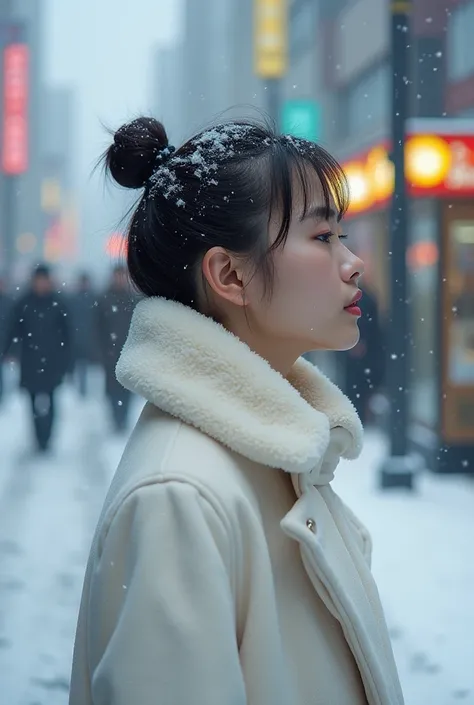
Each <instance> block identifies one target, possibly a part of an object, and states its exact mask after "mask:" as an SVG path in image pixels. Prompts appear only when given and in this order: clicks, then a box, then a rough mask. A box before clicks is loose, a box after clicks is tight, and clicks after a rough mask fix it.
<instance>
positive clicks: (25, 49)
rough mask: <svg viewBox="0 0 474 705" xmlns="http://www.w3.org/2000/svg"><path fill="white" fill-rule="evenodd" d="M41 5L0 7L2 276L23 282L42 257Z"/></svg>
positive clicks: (15, 2)
mask: <svg viewBox="0 0 474 705" xmlns="http://www.w3.org/2000/svg"><path fill="white" fill-rule="evenodd" d="M42 9H43V8H42V3H41V0H4V1H3V2H2V3H1V4H0V70H1V71H0V73H1V75H0V90H1V94H2V96H1V101H0V104H1V105H2V108H1V114H0V135H1V140H2V144H1V146H0V149H1V166H0V271H1V272H2V274H3V275H4V276H5V277H6V278H7V279H8V280H10V281H11V282H12V283H13V282H16V281H19V280H21V279H22V278H23V277H24V276H25V274H26V273H27V272H28V271H29V269H30V267H31V266H32V264H33V263H34V262H36V261H38V260H39V259H41V257H42V252H43V234H42V231H41V204H40V182H41V146H40V117H39V116H40V104H41V82H42V78H43V24H42V21H43V17H42Z"/></svg>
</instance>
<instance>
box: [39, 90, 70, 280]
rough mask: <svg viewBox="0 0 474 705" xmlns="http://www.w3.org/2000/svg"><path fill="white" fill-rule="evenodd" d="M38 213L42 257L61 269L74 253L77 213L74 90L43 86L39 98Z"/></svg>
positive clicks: (65, 266)
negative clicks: (74, 170) (39, 216)
mask: <svg viewBox="0 0 474 705" xmlns="http://www.w3.org/2000/svg"><path fill="white" fill-rule="evenodd" d="M41 111H42V113H41V215H42V228H41V229H42V233H43V257H44V259H45V260H46V261H47V262H50V263H52V264H53V263H56V262H61V263H62V268H63V270H64V269H65V268H67V264H68V262H69V263H70V264H71V263H72V262H73V261H74V260H75V259H76V257H77V244H78V243H77V241H76V238H77V214H76V208H77V206H76V203H75V188H74V186H75V184H74V181H73V163H72V155H73V154H74V149H73V136H74V132H75V131H74V116H75V115H76V114H77V110H76V109H75V106H74V94H73V92H72V91H71V90H70V89H68V88H51V87H48V88H44V89H43V98H42V102H41Z"/></svg>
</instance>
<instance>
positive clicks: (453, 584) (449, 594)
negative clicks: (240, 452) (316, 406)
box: [333, 433, 474, 705]
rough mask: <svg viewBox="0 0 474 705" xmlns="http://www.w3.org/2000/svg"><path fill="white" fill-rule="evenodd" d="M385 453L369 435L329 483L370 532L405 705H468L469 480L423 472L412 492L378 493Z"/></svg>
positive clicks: (472, 627)
mask: <svg viewBox="0 0 474 705" xmlns="http://www.w3.org/2000/svg"><path fill="white" fill-rule="evenodd" d="M386 452H387V446H386V441H385V439H384V438H383V436H381V435H378V434H375V433H373V434H371V433H369V434H367V437H366V444H365V450H364V452H363V454H362V457H361V458H360V459H359V460H357V461H353V462H346V461H343V462H342V463H341V464H340V466H339V468H338V470H337V473H336V479H335V481H334V483H333V487H334V489H335V490H336V492H338V493H339V494H340V495H341V497H342V498H343V499H344V500H345V501H346V502H347V503H348V504H349V505H350V506H351V508H352V509H353V510H354V511H355V512H356V513H357V515H358V516H359V517H360V519H361V520H362V521H364V523H365V524H366V525H367V527H368V528H369V529H370V531H371V533H372V538H373V541H374V560H373V572H374V575H375V577H376V580H377V583H378V585H379V590H380V593H381V597H382V601H383V603H384V606H385V610H386V614H387V619H388V623H389V628H390V632H391V636H392V640H393V646H394V650H395V656H396V659H397V663H398V667H399V671H400V677H401V680H402V686H403V690H404V693H405V699H406V705H425V703H426V705H428V704H429V705H456V704H458V703H463V705H474V597H473V593H474V550H473V543H474V482H473V481H472V480H469V479H467V478H456V477H449V476H436V475H431V474H426V475H423V476H421V477H420V478H419V482H418V483H417V484H418V486H417V491H416V492H413V493H409V492H407V491H406V490H405V491H398V490H395V491H393V490H392V491H386V492H384V493H382V492H380V491H379V490H378V489H377V469H378V467H379V466H380V462H381V460H382V458H383V457H384V455H385V454H386Z"/></svg>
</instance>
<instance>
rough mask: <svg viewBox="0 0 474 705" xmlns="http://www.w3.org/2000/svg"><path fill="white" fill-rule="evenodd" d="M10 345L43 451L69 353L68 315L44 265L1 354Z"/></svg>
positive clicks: (19, 308) (15, 310)
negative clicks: (15, 348)
mask: <svg viewBox="0 0 474 705" xmlns="http://www.w3.org/2000/svg"><path fill="white" fill-rule="evenodd" d="M12 343H15V344H16V345H17V346H18V348H19V361H20V386H21V387H22V388H24V389H25V390H26V391H27V392H28V394H29V397H30V400H31V411H32V416H33V421H34V430H35V435H36V441H37V446H38V450H40V451H46V450H47V449H48V447H49V445H50V441H51V436H52V431H53V426H54V420H55V390H56V389H57V387H59V385H60V384H61V383H62V381H63V378H64V375H65V374H66V372H67V369H68V366H69V360H70V354H71V331H70V322H69V318H68V312H67V309H66V306H65V304H64V301H63V297H62V296H61V294H59V293H58V292H57V291H55V289H54V284H53V280H52V277H51V273H50V270H49V268H48V267H47V266H46V265H39V266H38V267H36V269H35V270H34V271H33V273H32V276H31V283H30V286H29V289H28V291H27V292H26V294H24V295H23V296H21V297H20V299H19V300H18V301H17V302H16V303H15V305H14V307H13V310H12V312H11V315H10V323H9V328H8V332H7V337H6V340H5V343H4V348H3V352H4V354H6V352H7V351H8V349H9V348H10V345H11V344H12Z"/></svg>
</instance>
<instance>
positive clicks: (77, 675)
mask: <svg viewBox="0 0 474 705" xmlns="http://www.w3.org/2000/svg"><path fill="white" fill-rule="evenodd" d="M106 164H107V166H108V168H109V170H110V172H111V174H112V176H113V177H114V178H115V179H116V181H117V182H118V183H119V184H120V185H122V186H125V187H129V188H137V189H140V190H141V191H140V198H139V202H138V204H137V207H136V210H135V212H134V214H133V216H132V220H131V224H130V229H129V233H128V248H127V258H128V260H127V261H128V268H129V271H130V276H131V278H132V281H133V282H134V284H135V286H136V287H137V289H138V290H139V291H141V293H142V294H143V295H144V297H145V299H144V300H143V301H140V302H139V303H138V304H137V306H136V309H135V311H134V314H133V319H132V322H131V326H130V332H129V335H128V338H127V342H126V343H125V346H124V348H123V351H122V353H121V357H120V359H119V362H118V365H117V378H118V379H119V380H120V382H121V383H122V384H123V385H124V386H125V387H126V388H127V389H129V390H131V391H133V392H134V393H137V394H140V395H141V396H142V397H144V398H145V399H146V400H147V405H146V406H145V409H144V411H143V413H142V414H141V416H140V419H139V421H138V423H137V425H136V427H135V430H134V432H133V433H132V436H131V438H130V440H129V443H128V444H127V447H126V449H125V452H124V455H123V458H122V461H121V463H120V466H119V469H118V471H117V473H116V475H115V477H114V479H113V481H112V484H111V488H110V491H109V494H108V496H107V498H106V500H105V504H104V509H103V512H102V514H101V518H100V520H99V524H98V527H97V530H96V534H95V538H94V541H93V544H92V548H91V554H90V558H89V564H88V568H87V572H86V577H85V583H84V590H83V596H82V602H81V609H80V614H79V620H78V628H77V635H76V644H75V652H74V663H73V669H72V679H71V689H70V696H69V697H70V699H69V704H70V705H93V704H94V703H96V704H98V703H109V704H112V703H114V705H119V704H120V705H125V704H127V705H128V704H129V703H140V705H151V704H152V703H158V702H159V703H166V704H168V703H169V704H171V703H173V704H174V703H176V705H181V704H184V703H193V704H195V705H230V703H232V705H309V703H321V704H323V703H324V705H349V703H350V705H402V703H403V695H402V692H401V688H400V684H399V680H398V674H397V670H396V666H395V661H394V658H393V653H392V648H391V645H390V637H389V633H388V629H387V625H386V622H385V618H384V614H383V608H382V605H381V602H380V598H379V596H378V592H377V588H376V585H375V582H374V579H373V576H372V574H371V571H370V555H371V541H370V536H369V534H368V532H367V531H366V529H365V528H364V527H363V526H362V524H361V523H360V522H359V520H358V519H357V518H356V517H355V516H354V515H353V514H352V512H351V511H350V510H349V509H348V508H347V507H346V506H345V504H344V503H343V502H342V501H341V499H340V498H339V497H338V496H337V495H336V494H335V492H334V490H333V489H332V487H331V481H332V479H333V475H334V472H335V471H336V468H337V465H338V463H339V460H340V457H341V456H343V457H346V458H355V457H357V456H358V455H359V453H360V451H361V447H362V436H363V433H362V425H361V423H360V420H359V418H358V416H357V414H356V413H355V411H354V408H353V406H352V404H350V402H349V400H348V399H347V397H345V396H344V395H343V394H342V392H341V391H340V390H339V388H338V387H336V386H335V385H333V384H332V383H331V382H330V381H329V379H328V378H327V377H325V376H324V375H323V374H321V373H320V372H319V370H318V369H317V368H316V367H315V366H314V365H312V364H311V363H310V362H308V361H306V360H304V359H303V358H302V355H303V354H304V353H306V352H308V351H310V350H318V349H324V350H347V349H349V348H350V347H352V346H354V345H355V344H356V343H357V341H358V338H359V330H358V326H357V323H358V320H359V317H360V309H359V306H358V303H357V302H358V300H359V296H360V291H359V288H358V285H359V279H360V277H361V275H362V274H363V269H364V265H363V262H362V261H361V260H360V259H359V258H358V257H356V256H355V255H354V254H353V253H352V252H351V251H350V250H349V249H348V248H347V247H346V246H345V243H344V241H343V239H342V238H343V230H342V226H341V223H340V220H341V218H342V217H343V215H344V213H345V212H346V209H347V207H348V187H347V181H346V179H345V176H344V173H343V171H342V169H341V167H340V166H339V164H338V163H337V162H336V161H335V159H334V158H333V157H331V155H330V154H328V153H327V152H326V151H325V150H324V149H322V148H321V147H320V146H319V145H317V144H315V143H314V142H309V141H306V140H303V139H299V138H296V137H289V136H286V135H280V134H278V133H276V132H274V131H273V130H272V129H271V128H269V127H268V126H267V125H264V124H263V125H260V124H258V123H255V122H253V121H239V122H227V123H222V124H219V125H217V126H214V127H213V128H211V129H207V130H204V131H203V132H201V133H199V134H198V135H196V136H195V137H194V138H191V139H190V140H188V141H187V142H186V143H185V144H184V145H182V146H181V147H180V148H179V149H177V150H176V151H175V150H174V149H173V147H171V146H170V145H169V144H168V139H167V135H166V131H165V129H164V127H163V125H162V124H161V123H159V122H158V121H156V120H154V119H152V118H139V119H137V120H134V121H133V122H132V123H130V124H127V125H124V126H123V127H121V128H120V129H119V130H118V131H117V132H116V134H115V136H114V142H113V144H112V145H111V146H110V149H109V150H108V152H107V157H106ZM110 318H111V319H113V315H112V313H110ZM110 330H112V331H114V330H116V329H115V328H114V327H113V326H112V327H111V328H110ZM115 352H116V351H115Z"/></svg>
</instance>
